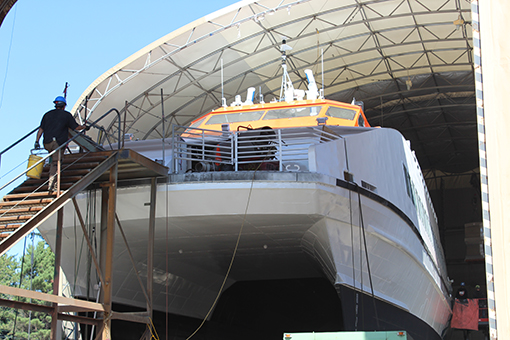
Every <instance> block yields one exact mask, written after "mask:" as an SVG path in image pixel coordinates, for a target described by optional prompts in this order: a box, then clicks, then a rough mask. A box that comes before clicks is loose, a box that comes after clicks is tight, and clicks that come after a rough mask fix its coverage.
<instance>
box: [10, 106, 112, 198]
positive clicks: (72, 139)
mask: <svg viewBox="0 0 510 340" xmlns="http://www.w3.org/2000/svg"><path fill="white" fill-rule="evenodd" d="M113 111H115V112H116V113H117V118H118V119H119V126H120V122H121V117H120V112H119V110H117V109H116V108H111V109H110V110H108V111H107V112H106V113H105V114H103V115H102V116H101V117H99V118H98V119H96V120H95V121H93V122H92V123H89V125H90V126H92V127H95V128H96V129H99V130H101V129H102V127H98V126H97V123H98V122H99V121H101V120H102V119H103V118H104V117H106V116H107V115H109V114H110V113H111V112H113ZM38 129H39V127H36V128H35V129H34V130H32V131H31V132H29V133H28V134H26V135H25V136H23V137H21V138H20V139H19V140H17V141H16V142H14V143H13V144H12V145H10V146H9V147H7V148H6V149H5V150H3V151H2V152H1V153H0V156H1V155H2V154H3V153H5V152H7V151H8V150H10V149H12V148H13V147H14V146H16V145H17V144H19V143H21V142H22V141H23V140H25V139H26V138H27V137H29V136H31V135H32V134H33V133H34V132H35V131H37V130H38ZM84 133H85V130H82V131H80V132H78V133H77V134H76V135H75V136H74V137H72V138H71V139H69V140H68V141H67V142H66V143H65V144H62V145H60V146H59V147H58V148H56V149H55V150H53V151H52V152H50V153H49V154H47V155H46V156H45V157H43V158H42V159H40V160H39V161H37V162H36V163H34V164H33V165H32V166H31V167H29V168H27V169H26V170H25V171H23V172H22V173H20V174H19V175H18V176H16V177H15V178H13V179H12V180H10V181H9V182H7V183H6V184H4V185H3V186H2V187H0V191H1V190H3V189H4V188H6V187H7V186H8V185H10V184H11V183H13V182H14V181H16V180H17V179H18V178H20V177H21V176H23V175H25V174H26V173H27V172H29V171H30V170H32V169H33V168H35V167H37V166H38V165H39V164H41V163H42V162H44V161H46V159H48V158H49V157H51V156H52V155H54V154H55V153H56V152H57V151H59V150H61V149H63V148H65V147H66V146H67V144H69V143H70V142H72V141H74V140H75V139H77V138H78V137H79V136H83V135H84ZM117 145H118V147H119V148H120V145H121V139H120V129H119V130H118V142H117Z"/></svg>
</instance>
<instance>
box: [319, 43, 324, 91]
mask: <svg viewBox="0 0 510 340" xmlns="http://www.w3.org/2000/svg"><path fill="white" fill-rule="evenodd" d="M321 68H322V72H321V73H322V89H321V93H319V98H322V99H324V49H323V48H321Z"/></svg>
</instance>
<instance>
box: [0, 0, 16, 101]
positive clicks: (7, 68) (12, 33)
mask: <svg viewBox="0 0 510 340" xmlns="http://www.w3.org/2000/svg"><path fill="white" fill-rule="evenodd" d="M16 5H17V4H16V3H15V4H14V6H15V7H14V18H13V20H12V30H11V41H10V42H9V50H8V52H7V63H6V65H5V76H4V82H3V84H2V94H1V95H0V108H2V104H3V102H4V91H5V82H6V81H7V73H8V71H9V60H10V59H11V47H12V40H13V37H14V26H15V24H16V13H17V12H18V6H16Z"/></svg>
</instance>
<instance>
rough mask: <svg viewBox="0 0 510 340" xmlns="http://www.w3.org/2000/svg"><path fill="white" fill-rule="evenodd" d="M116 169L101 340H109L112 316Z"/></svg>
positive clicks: (112, 183)
mask: <svg viewBox="0 0 510 340" xmlns="http://www.w3.org/2000/svg"><path fill="white" fill-rule="evenodd" d="M117 168H118V163H115V165H114V166H112V168H111V169H110V185H109V187H108V216H107V221H106V222H107V223H106V241H105V243H106V251H105V259H104V260H105V271H104V278H105V287H104V290H103V292H104V295H103V306H104V310H105V312H104V315H103V322H104V324H103V334H102V340H110V339H111V338H112V335H111V314H112V284H113V282H112V279H113V275H112V274H113V245H114V241H115V209H116V203H117Z"/></svg>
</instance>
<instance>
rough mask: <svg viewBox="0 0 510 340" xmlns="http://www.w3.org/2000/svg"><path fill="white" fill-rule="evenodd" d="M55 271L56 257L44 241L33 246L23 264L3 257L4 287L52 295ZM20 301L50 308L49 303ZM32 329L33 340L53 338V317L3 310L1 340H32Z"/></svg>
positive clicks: (0, 259)
mask: <svg viewBox="0 0 510 340" xmlns="http://www.w3.org/2000/svg"><path fill="white" fill-rule="evenodd" d="M32 253H33V261H32ZM21 267H23V269H22V268H21ZM54 267H55V255H54V254H53V252H52V251H51V249H50V247H49V246H48V245H47V244H46V243H45V242H44V241H39V242H37V244H36V246H35V247H32V245H29V246H28V247H27V251H26V253H25V255H24V257H22V258H20V260H18V259H17V258H16V257H14V256H7V255H3V256H2V257H0V283H1V284H3V285H7V286H15V287H20V288H23V289H30V287H31V289H32V290H35V291H38V292H43V293H49V294H51V293H52V291H53V290H52V284H53V275H54ZM20 283H21V284H20ZM3 298H6V297H5V296H4V297H3ZM11 299H13V297H11ZM15 299H18V298H15ZM19 301H22V302H31V303H37V304H44V305H50V303H48V302H43V301H38V300H31V301H30V300H29V299H26V298H19ZM14 323H16V330H15V332H14V334H13V329H14ZM29 325H30V338H31V339H49V338H50V331H51V316H50V315H49V314H46V313H42V312H31V311H25V310H15V309H12V308H7V307H2V309H1V310H0V339H2V338H3V339H13V340H14V339H28V334H29V333H28V332H29Z"/></svg>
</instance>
